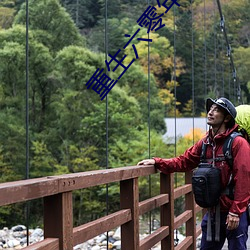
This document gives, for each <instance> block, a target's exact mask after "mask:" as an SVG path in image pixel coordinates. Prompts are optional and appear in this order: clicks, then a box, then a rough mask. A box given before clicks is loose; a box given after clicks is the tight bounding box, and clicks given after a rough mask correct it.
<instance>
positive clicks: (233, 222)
mask: <svg viewBox="0 0 250 250" xmlns="http://www.w3.org/2000/svg"><path fill="white" fill-rule="evenodd" d="M239 222H240V218H239V216H237V215H236V216H235V215H231V214H230V213H229V214H228V215H227V221H226V224H227V229H228V230H233V229H235V228H237V227H238V226H239Z"/></svg>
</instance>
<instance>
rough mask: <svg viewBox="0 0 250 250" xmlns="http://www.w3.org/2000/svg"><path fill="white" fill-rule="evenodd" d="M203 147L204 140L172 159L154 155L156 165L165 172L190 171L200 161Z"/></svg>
mask: <svg viewBox="0 0 250 250" xmlns="http://www.w3.org/2000/svg"><path fill="white" fill-rule="evenodd" d="M201 147H202V140H200V141H198V142H197V143H196V144H195V145H193V146H192V147H190V148H189V149H187V150H186V151H185V152H184V154H182V155H180V156H178V157H175V158H170V159H162V158H157V157H153V159H154V160H155V166H156V168H157V169H159V170H160V171H161V172H163V173H165V174H169V173H173V172H186V171H190V170H191V169H194V168H196V167H197V166H198V164H199V163H200V155H201Z"/></svg>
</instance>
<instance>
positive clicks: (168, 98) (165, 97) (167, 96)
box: [159, 89, 174, 105]
mask: <svg viewBox="0 0 250 250" xmlns="http://www.w3.org/2000/svg"><path fill="white" fill-rule="evenodd" d="M159 97H160V99H161V101H162V102H163V103H164V104H165V105H169V104H171V103H172V102H173V99H174V94H172V93H171V92H170V91H169V90H168V89H160V90H159Z"/></svg>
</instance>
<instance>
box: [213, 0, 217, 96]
mask: <svg viewBox="0 0 250 250" xmlns="http://www.w3.org/2000/svg"><path fill="white" fill-rule="evenodd" d="M213 5H214V23H216V14H215V0H214V1H213ZM216 26H217V25H216V24H214V90H215V93H216V95H217V92H218V90H217V86H218V85H217V62H216V59H217V32H216Z"/></svg>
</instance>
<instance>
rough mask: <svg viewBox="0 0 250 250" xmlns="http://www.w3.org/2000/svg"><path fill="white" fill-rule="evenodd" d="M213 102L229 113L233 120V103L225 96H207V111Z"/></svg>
mask: <svg viewBox="0 0 250 250" xmlns="http://www.w3.org/2000/svg"><path fill="white" fill-rule="evenodd" d="M213 104H216V105H218V106H220V107H221V108H223V109H224V110H226V111H227V112H228V113H229V115H231V116H232V117H233V119H234V120H235V117H236V114H237V111H236V109H235V107H234V105H233V104H232V103H231V102H230V101H229V100H228V99H227V98H224V97H221V98H219V99H215V100H213V99H211V98H208V99H207V101H206V108H207V113H208V112H209V110H210V108H211V106H212V105H213Z"/></svg>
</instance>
